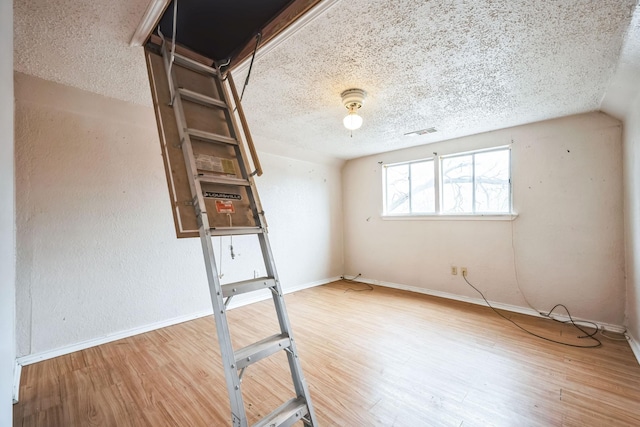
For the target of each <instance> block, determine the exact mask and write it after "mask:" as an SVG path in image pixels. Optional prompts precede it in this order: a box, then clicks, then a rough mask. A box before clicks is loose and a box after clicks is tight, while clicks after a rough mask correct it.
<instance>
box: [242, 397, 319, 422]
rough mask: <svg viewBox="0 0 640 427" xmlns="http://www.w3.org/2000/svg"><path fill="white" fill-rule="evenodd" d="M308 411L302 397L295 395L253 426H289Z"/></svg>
mask: <svg viewBox="0 0 640 427" xmlns="http://www.w3.org/2000/svg"><path fill="white" fill-rule="evenodd" d="M308 413H309V409H308V407H307V403H306V401H305V400H304V398H302V397H296V398H294V399H291V400H289V401H288V402H286V403H284V404H283V405H281V406H280V407H278V409H276V410H275V411H273V412H272V413H270V414H269V415H267V416H266V417H264V418H263V419H261V420H260V421H258V423H256V424H254V425H253V427H289V426H292V425H294V424H295V423H296V422H298V421H300V420H301V419H302V417H304V416H305V415H307V414H308Z"/></svg>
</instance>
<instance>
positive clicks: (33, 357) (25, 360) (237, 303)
mask: <svg viewBox="0 0 640 427" xmlns="http://www.w3.org/2000/svg"><path fill="white" fill-rule="evenodd" d="M336 280H340V277H339V276H336V277H331V278H328V279H324V280H317V281H315V282H310V283H303V284H301V285H296V286H291V287H288V288H286V289H284V293H285V294H289V293H292V292H297V291H301V290H303V289H308V288H313V287H315V286H320V285H324V284H327V283H331V282H335V281H336ZM253 294H255V295H251V297H250V298H242V297H243V296H248V295H242V296H240V297H237V299H235V300H232V302H231V303H230V304H229V310H232V309H234V308H238V307H242V306H245V305H248V304H253V303H255V302H259V301H263V300H265V299H268V298H270V297H271V293H270V292H269V291H268V290H265V292H254V293H253ZM212 314H213V311H212V310H206V311H201V312H198V313H192V314H188V315H185V316H178V317H174V318H172V319H167V320H163V321H160V322H155V323H151V324H149V325H144V326H139V327H136V328H131V329H127V330H125V331H120V332H115V333H113V334H108V335H105V336H103V337H98V338H92V339H89V340H86V341H81V342H79V343H76V344H71V345H67V346H64V347H59V348H56V349H53V350H47V351H43V352H40V353H33V354H29V355H26V356H21V357H18V358H17V359H16V363H17V364H18V366H20V367H22V366H26V365H31V364H33V363H37V362H41V361H43V360H47V359H53V358H54V357H58V356H63V355H65V354H69V353H73V352H76V351H80V350H85V349H87V348H90V347H95V346H98V345H102V344H106V343H109V342H113V341H117V340H121V339H123V338H129V337H132V336H134V335H139V334H143V333H145V332H150V331H154V330H156V329H161V328H166V327H167V326H172V325H177V324H179V323H183V322H188V321H190V320H195V319H199V318H201V317H205V316H210V315H212ZM19 381H20V380H19V378H18V386H19V384H20V382H19ZM14 394H15V395H16V396H17V391H15V389H14Z"/></svg>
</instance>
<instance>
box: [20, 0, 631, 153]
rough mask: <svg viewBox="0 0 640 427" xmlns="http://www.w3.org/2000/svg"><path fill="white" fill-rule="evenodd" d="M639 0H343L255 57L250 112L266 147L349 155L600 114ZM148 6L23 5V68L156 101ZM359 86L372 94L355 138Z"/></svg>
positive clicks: (119, 2) (140, 2)
mask: <svg viewBox="0 0 640 427" xmlns="http://www.w3.org/2000/svg"><path fill="white" fill-rule="evenodd" d="M635 4H636V1H635V0H581V1H579V0H576V1H569V0H565V1H557V2H556V1H554V2H550V1H536V2H532V1H513V0H477V1H461V0H457V1H410V0H405V1H393V2H389V1H383V0H348V1H346V0H342V1H339V2H338V3H337V4H336V5H334V6H333V7H331V8H329V9H328V10H327V11H326V12H325V13H323V14H322V15H321V16H319V17H318V18H316V19H315V20H313V21H312V22H311V23H309V24H308V25H307V26H305V27H304V28H302V29H301V30H300V31H298V32H297V33H295V34H294V35H293V36H292V37H290V38H288V39H287V40H285V41H284V42H282V43H281V44H280V45H278V46H277V47H276V48H274V49H273V50H272V51H271V52H269V53H268V54H266V55H264V56H262V57H258V58H257V60H256V62H255V65H254V68H253V71H252V76H251V82H250V84H249V86H248V87H247V90H246V94H245V97H244V109H245V112H246V114H247V118H248V120H249V124H250V126H251V132H252V134H253V136H254V139H255V140H256V143H257V145H258V149H262V150H265V151H273V152H278V153H281V154H286V152H287V151H288V150H295V151H297V152H300V151H301V150H303V151H308V152H315V153H318V155H325V156H333V157H338V158H343V159H348V158H354V157H359V156H363V155H367V154H373V153H378V152H383V151H389V150H394V149H399V148H404V147H408V146H412V145H421V144H425V143H428V142H435V141H440V140H446V139H450V138H455V137H459V136H464V135H469V134H475V133H480V132H486V131H490V130H494V129H499V128H505V127H509V126H515V125H519V124H523V123H529V122H535V121H539V120H545V119H549V118H555V117H560V116H566V115H571V114H576V113H581V112H586V111H593V110H597V109H599V108H600V101H601V99H602V97H603V96H604V94H605V92H606V90H607V87H608V84H609V81H610V79H611V77H612V76H613V73H614V72H615V70H616V65H617V63H618V58H619V55H620V51H621V47H622V42H623V39H624V36H625V34H626V33H627V31H628V30H629V24H630V20H631V16H632V11H633V8H634V6H635ZM146 5H147V0H110V1H108V2H106V1H104V2H101V5H99V4H98V3H94V2H89V1H87V0H83V1H72V0H57V1H38V2H29V1H26V0H17V1H15V2H14V9H15V11H14V21H15V22H14V25H15V43H14V45H15V69H16V70H17V71H21V72H24V73H27V74H32V75H35V76H37V77H41V78H44V79H47V80H53V81H55V82H58V83H63V84H66V85H70V86H74V87H77V88H80V89H84V90H88V91H91V92H95V93H99V94H102V95H106V96H110V97H114V98H118V99H122V100H125V101H130V102H134V103H137V104H143V105H151V99H150V95H149V87H148V81H147V75H146V69H145V64H144V57H143V53H142V49H141V48H139V47H138V48H132V47H129V45H128V42H129V39H130V37H131V35H132V34H133V32H134V30H135V28H136V26H137V25H138V23H139V21H140V19H141V17H142V15H143V13H144V10H145V7H146ZM235 81H236V83H237V84H238V86H241V84H242V83H243V81H244V75H243V73H242V72H239V73H237V75H236V76H235ZM351 87H357V88H362V89H364V90H365V91H367V93H368V96H367V99H366V100H365V104H364V106H363V108H362V110H361V115H362V116H363V118H364V125H363V126H362V128H361V129H360V130H358V131H354V132H353V137H351V135H350V133H349V131H347V130H346V129H345V128H344V127H343V126H342V118H343V116H344V115H345V114H346V111H345V109H344V107H343V106H342V104H341V100H340V93H341V92H342V91H343V90H345V89H348V88H351ZM432 126H433V127H436V128H437V129H438V132H436V133H433V134H428V135H424V136H416V137H406V136H403V134H404V133H407V132H412V131H415V130H419V129H424V128H427V127H432Z"/></svg>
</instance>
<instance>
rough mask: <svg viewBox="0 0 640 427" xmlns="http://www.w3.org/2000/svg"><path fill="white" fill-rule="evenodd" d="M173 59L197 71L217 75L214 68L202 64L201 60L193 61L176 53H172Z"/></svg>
mask: <svg viewBox="0 0 640 427" xmlns="http://www.w3.org/2000/svg"><path fill="white" fill-rule="evenodd" d="M174 60H175V62H177V63H178V64H180V65H182V66H183V67H186V68H190V69H192V70H193V71H197V72H199V73H203V74H209V75H211V76H214V77H217V76H218V71H217V70H216V69H215V68H213V67H209V66H208V65H204V64H203V63H202V62H198V61H195V60H193V59H191V58H187V57H186V56H182V55H180V54H178V53H176V54H174Z"/></svg>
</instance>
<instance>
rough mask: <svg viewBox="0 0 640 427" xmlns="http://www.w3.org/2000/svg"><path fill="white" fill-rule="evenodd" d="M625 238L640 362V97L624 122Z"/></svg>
mask: <svg viewBox="0 0 640 427" xmlns="http://www.w3.org/2000/svg"><path fill="white" fill-rule="evenodd" d="M624 155H625V156H624V160H625V162H624V172H625V173H624V183H625V231H626V233H625V235H626V260H627V263H626V265H627V307H626V312H627V320H626V326H627V329H628V333H629V335H631V337H632V338H633V341H634V342H633V344H634V351H635V352H636V357H637V358H638V360H639V361H640V96H638V97H636V100H635V102H633V104H632V105H631V108H630V109H629V111H628V113H627V117H626V120H625V122H624Z"/></svg>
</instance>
